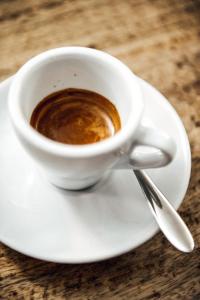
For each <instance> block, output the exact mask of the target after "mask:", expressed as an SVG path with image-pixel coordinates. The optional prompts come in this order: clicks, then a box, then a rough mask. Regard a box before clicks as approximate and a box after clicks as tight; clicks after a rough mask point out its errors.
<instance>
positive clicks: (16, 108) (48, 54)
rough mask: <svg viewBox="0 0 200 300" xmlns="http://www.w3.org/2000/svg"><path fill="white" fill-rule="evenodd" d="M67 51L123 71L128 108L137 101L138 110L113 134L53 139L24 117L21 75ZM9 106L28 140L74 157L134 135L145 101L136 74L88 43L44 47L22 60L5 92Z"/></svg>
mask: <svg viewBox="0 0 200 300" xmlns="http://www.w3.org/2000/svg"><path fill="white" fill-rule="evenodd" d="M68 54H84V55H90V56H93V57H95V58H97V59H101V60H103V61H104V62H106V63H109V64H112V65H113V66H115V68H116V67H117V68H118V70H119V72H121V73H122V74H124V77H125V78H126V79H125V80H126V81H127V82H128V84H129V85H130V87H131V89H132V90H133V99H132V100H133V101H132V102H131V103H132V104H131V106H132V107H131V109H134V107H135V105H134V104H135V103H136V101H137V114H136V115H135V116H134V120H132V119H131V118H130V117H129V119H128V120H127V123H126V124H125V126H124V127H123V128H121V129H120V131H119V132H117V133H116V134H115V135H114V136H112V137H109V138H108V139H105V140H103V141H100V142H98V143H94V144H86V145H68V144H63V143H60V142H56V141H53V140H51V139H49V138H47V137H45V136H43V135H42V134H40V133H39V132H37V131H36V130H35V129H34V128H32V127H31V125H30V124H29V122H28V121H27V120H26V119H25V117H24V115H23V113H22V111H21V108H20V105H19V94H20V91H21V89H22V85H23V80H24V78H25V77H26V75H27V74H28V72H29V71H30V70H31V68H32V67H33V66H34V65H36V64H38V63H40V62H42V61H43V60H45V59H53V58H54V57H55V56H59V55H61V56H62V55H68ZM8 107H9V113H10V118H11V121H12V123H13V125H14V127H15V128H16V129H17V131H18V132H19V133H20V134H21V135H22V136H23V137H24V138H25V139H26V140H28V142H29V143H30V144H32V145H33V146H35V147H37V148H40V149H42V150H44V151H46V152H49V153H51V154H54V155H59V156H63V157H71V158H76V157H88V156H97V155H100V154H105V153H108V152H111V151H114V150H115V149H118V148H119V147H121V146H122V145H124V144H125V143H126V142H127V141H128V140H129V139H131V138H132V137H133V135H134V133H135V131H136V129H137V127H138V125H139V121H140V119H141V116H142V113H143V110H144V102H143V98H142V92H141V89H140V85H139V82H138V79H137V77H136V76H135V75H134V74H133V73H132V71H131V70H130V69H129V68H128V67H127V66H126V65H125V64H124V63H122V62H121V61H120V60H118V59H117V58H115V57H113V56H111V55H110V54H108V53H106V52H103V51H100V50H96V49H91V48H87V47H77V46H71V47H61V48H54V49H51V50H48V51H45V52H43V53H41V54H39V55H37V56H35V57H33V58H31V59H30V60H29V61H28V62H27V63H25V64H24V65H23V66H22V67H21V68H20V69H19V71H18V72H17V73H16V75H15V76H14V79H13V82H12V84H11V87H10V90H9V95H8Z"/></svg>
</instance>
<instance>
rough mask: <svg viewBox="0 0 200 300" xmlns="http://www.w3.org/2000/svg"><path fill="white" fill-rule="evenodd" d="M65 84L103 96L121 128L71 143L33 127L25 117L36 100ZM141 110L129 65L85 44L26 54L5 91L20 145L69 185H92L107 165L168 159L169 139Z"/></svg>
mask: <svg viewBox="0 0 200 300" xmlns="http://www.w3.org/2000/svg"><path fill="white" fill-rule="evenodd" d="M68 87H74V88H82V89H88V90H92V91H95V92H97V93H99V94H101V95H103V96H105V97H106V98H108V99H109V100H110V101H111V102H112V103H114V105H115V106H116V108H117V110H118V112H119V115H120V118H121V124H122V128H121V130H120V131H119V132H118V133H117V134H115V135H114V136H113V137H111V138H108V139H106V140H103V141H101V142H98V143H94V144H89V145H77V146H76V145H66V144H62V143H58V142H55V141H53V140H50V139H48V138H46V137H45V136H43V135H41V134H40V133H38V132H37V131H36V130H35V129H33V128H32V127H31V126H30V123H29V122H30V117H31V114H32V112H33V110H34V108H35V106H36V105H37V104H38V102H39V101H41V100H42V99H43V98H44V97H45V96H47V95H49V94H51V93H52V92H55V91H57V90H61V89H64V88H68ZM143 110H144V102H143V97H142V92H141V89H140V85H139V83H138V79H137V77H136V76H135V75H134V74H133V73H132V72H131V71H130V69H129V68H128V67H127V66H125V65H124V64H123V63H122V62H120V61H119V60H118V59H116V58H114V57H112V56H111V55H109V54H107V53H104V52H102V51H98V50H94V49H89V48H84V47H64V48H57V49H52V50H49V51H47V52H44V53H42V54H40V55H37V56H36V57H34V58H32V59H30V60H29V61H28V62H27V63H26V64H25V65H24V66H22V68H21V69H20V70H19V71H18V72H17V74H16V75H15V76H14V79H13V82H12V85H11V88H10V91H9V112H10V117H11V121H12V124H13V126H14V129H15V132H16V134H17V137H18V139H19V140H20V142H21V144H22V146H23V147H24V148H25V150H26V151H27V152H28V153H29V154H30V156H31V157H32V158H33V159H34V160H35V161H36V162H37V163H38V166H40V167H41V169H42V170H43V172H44V173H45V174H46V176H47V179H48V180H49V181H50V182H51V183H53V184H54V185H56V186H58V187H62V188H67V189H73V190H78V189H82V188H86V187H88V186H90V185H92V184H94V183H95V182H97V181H98V180H99V179H100V178H101V176H102V175H103V174H104V173H105V171H106V170H108V169H112V168H137V169H138V168H139V169H140V168H141V169H144V168H155V167H161V166H164V165H166V164H168V163H169V162H170V161H171V160H172V158H173V157H174V155H175V149H176V146H175V143H174V141H173V140H172V138H171V137H169V136H168V135H166V134H165V133H164V132H160V131H159V129H157V128H154V127H149V126H146V125H144V120H143V118H142V117H143ZM150 121H151V120H150ZM147 123H148V122H147Z"/></svg>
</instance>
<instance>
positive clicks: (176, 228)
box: [133, 170, 194, 252]
mask: <svg viewBox="0 0 200 300" xmlns="http://www.w3.org/2000/svg"><path fill="white" fill-rule="evenodd" d="M133 172H134V173H135V176H136V178H137V180H138V182H139V184H140V187H141V189H142V191H143V193H144V195H145V196H146V198H147V200H148V203H149V205H150V208H151V211H152V213H153V215H154V217H155V219H156V222H157V224H158V226H159V227H160V229H161V231H162V232H163V234H164V235H165V236H166V238H167V239H168V240H169V241H170V243H171V244H172V245H173V246H174V247H176V248H177V249H178V250H180V251H183V252H191V251H192V250H193V249H194V240H193V238H192V235H191V233H190V231H189V229H188V227H187V226H186V224H185V223H184V222H183V220H182V219H181V217H180V216H179V214H178V213H177V212H176V210H175V209H174V208H173V207H172V205H171V204H170V203H169V201H168V200H167V199H166V198H165V196H164V195H163V194H162V193H161V191H159V189H158V188H157V187H156V186H155V184H154V183H153V182H152V180H151V179H150V178H149V176H148V175H147V174H146V173H145V172H144V171H141V170H133Z"/></svg>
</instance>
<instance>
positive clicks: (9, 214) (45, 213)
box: [0, 78, 191, 263]
mask: <svg viewBox="0 0 200 300" xmlns="http://www.w3.org/2000/svg"><path fill="white" fill-rule="evenodd" d="M11 80H12V78H10V79H8V80H6V81H5V82H3V83H2V84H1V85H0V140H1V147H0V170H1V172H0V240H1V241H2V243H4V244H6V245H7V246H9V247H11V248H13V249H15V250H17V251H19V252H21V253H24V254H26V255H29V256H32V257H35V258H39V259H43V260H47V261H53V262H60V263H83V262H94V261H99V260H103V259H106V258H110V257H113V256H116V255H119V254H122V253H125V252H127V251H129V250H131V249H134V248H136V247H137V246H139V245H141V244H142V243H144V242H145V241H147V240H148V239H149V238H151V237H152V236H153V235H154V234H155V233H156V232H157V230H158V227H157V225H156V223H155V221H154V219H153V217H152V215H151V212H150V211H149V207H148V205H147V203H146V200H145V199H144V197H143V195H142V193H141V191H140V188H139V186H138V183H137V182H136V180H135V178H134V174H133V172H132V171H131V170H128V171H114V172H113V173H112V174H111V175H110V176H108V177H105V178H104V179H102V181H101V182H99V183H98V184H97V185H96V186H94V187H93V188H91V189H88V190H85V191H82V192H69V191H64V190H61V189H57V188H56V187H54V186H51V185H50V184H49V183H47V182H46V181H45V179H44V178H41V177H40V176H39V175H38V174H37V172H36V171H35V167H34V164H33V163H32V161H31V160H30V159H29V157H28V156H27V155H26V153H24V151H23V149H22V148H21V146H20V145H19V144H18V142H17V140H16V138H15V136H14V134H13V131H12V129H11V126H10V123H9V119H8V111H7V92H8V88H9V85H10V82H11ZM140 82H141V85H142V89H143V93H144V97H145V101H146V111H145V116H149V115H150V116H151V119H152V120H153V122H154V123H155V125H156V126H158V127H159V128H161V129H163V130H164V131H166V132H167V133H168V134H169V135H171V136H173V137H174V139H175V140H176V141H177V146H178V151H177V155H176V158H175V160H174V161H173V162H172V163H171V164H170V165H169V166H167V167H165V168H163V169H157V170H150V171H149V172H148V173H149V174H150V176H151V177H152V179H153V181H154V182H155V183H156V184H157V186H158V187H159V188H160V189H161V191H162V192H163V193H164V194H165V195H166V196H167V198H168V199H169V200H170V201H171V203H172V204H173V205H174V207H176V208H178V206H179V205H180V204H181V202H182V200H183V197H184V195H185V192H186V189H187V187H188V182H189V178H190V168H191V155H190V147H189V143H188V138H187V135H186V132H185V129H184V127H183V125H182V122H181V121H180V119H179V117H178V115H177V113H176V112H175V110H174V109H173V108H172V106H171V105H170V104H169V103H168V101H167V100H166V99H165V98H164V97H163V96H162V95H161V94H160V93H159V92H158V91H157V90H156V89H154V88H153V87H152V86H150V85H149V84H148V83H146V82H144V81H143V80H140ZM180 174H181V176H180Z"/></svg>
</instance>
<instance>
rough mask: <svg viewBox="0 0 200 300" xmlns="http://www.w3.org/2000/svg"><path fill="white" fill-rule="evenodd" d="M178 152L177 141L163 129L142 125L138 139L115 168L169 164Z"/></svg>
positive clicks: (152, 166)
mask: <svg viewBox="0 0 200 300" xmlns="http://www.w3.org/2000/svg"><path fill="white" fill-rule="evenodd" d="M175 153H176V143H175V141H174V140H173V138H171V137H170V136H169V135H167V134H165V133H164V132H163V131H161V130H159V129H157V128H153V127H149V126H148V125H144V124H142V125H140V128H139V130H138V135H137V139H136V140H135V142H134V144H133V146H132V147H131V149H130V151H129V152H128V153H121V154H122V157H121V159H120V160H119V162H118V163H117V164H116V165H115V166H114V169H152V168H159V167H163V166H165V165H167V164H169V163H170V162H171V161H172V159H173V158H174V156H175Z"/></svg>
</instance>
